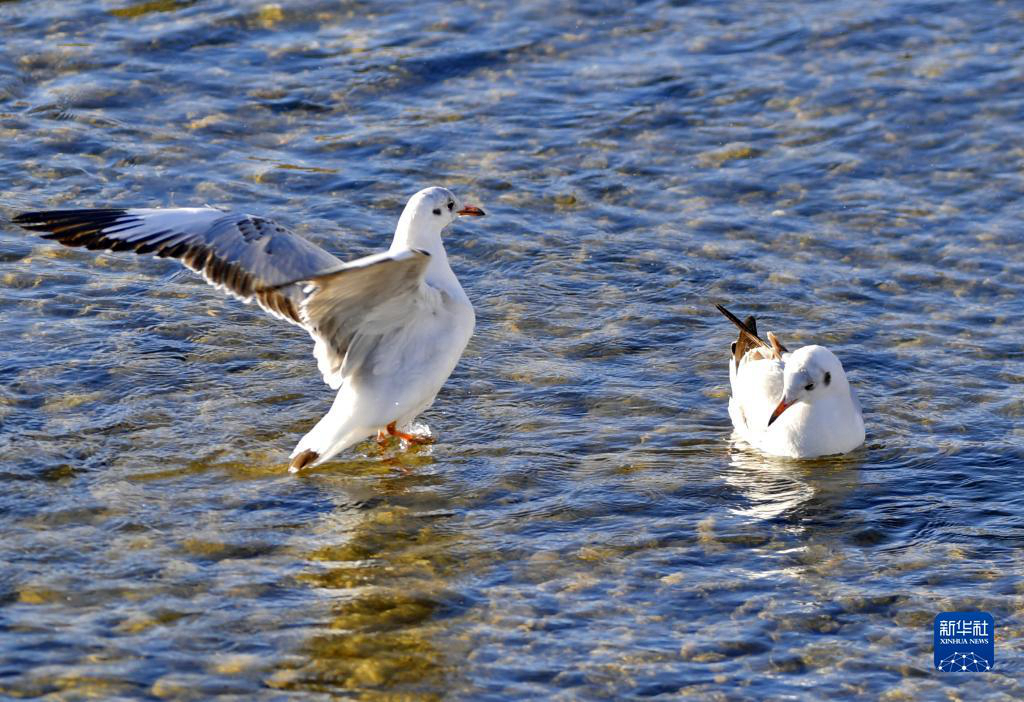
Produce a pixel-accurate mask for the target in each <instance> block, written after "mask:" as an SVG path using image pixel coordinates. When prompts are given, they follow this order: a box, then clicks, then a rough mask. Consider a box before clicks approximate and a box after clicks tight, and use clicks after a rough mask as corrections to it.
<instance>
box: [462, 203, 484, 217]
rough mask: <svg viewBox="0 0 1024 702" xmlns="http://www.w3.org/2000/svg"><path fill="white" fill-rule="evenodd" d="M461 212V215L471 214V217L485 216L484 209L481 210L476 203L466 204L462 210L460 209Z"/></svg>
mask: <svg viewBox="0 0 1024 702" xmlns="http://www.w3.org/2000/svg"><path fill="white" fill-rule="evenodd" d="M459 214H460V215H469V216H470V217H483V216H484V211H483V210H481V209H480V208H479V207H477V206H476V205H466V206H465V207H463V208H462V209H461V210H459Z"/></svg>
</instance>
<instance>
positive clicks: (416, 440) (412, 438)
mask: <svg viewBox="0 0 1024 702" xmlns="http://www.w3.org/2000/svg"><path fill="white" fill-rule="evenodd" d="M397 423H398V420H395V421H394V422H391V424H388V427H387V429H388V434H391V436H397V437H398V438H399V439H405V440H406V441H408V442H409V443H410V444H418V445H420V444H432V443H434V440H433V439H432V438H431V437H429V436H416V435H415V434H406V433H405V432H404V431H398V429H397V428H396V427H395V425H396V424H397Z"/></svg>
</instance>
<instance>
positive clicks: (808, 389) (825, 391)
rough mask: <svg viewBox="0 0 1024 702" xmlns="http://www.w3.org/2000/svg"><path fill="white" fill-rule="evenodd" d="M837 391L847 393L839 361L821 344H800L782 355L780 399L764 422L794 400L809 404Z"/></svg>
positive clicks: (837, 393)
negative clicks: (783, 362) (784, 363)
mask: <svg viewBox="0 0 1024 702" xmlns="http://www.w3.org/2000/svg"><path fill="white" fill-rule="evenodd" d="M840 393H846V394H847V395H849V393H850V385H849V383H848V382H847V380H846V373H845V371H843V364H842V363H840V362H839V359H838V358H836V356H835V354H833V353H832V352H831V351H829V350H828V349H826V348H825V347H824V346H803V347H801V348H799V349H797V350H796V351H794V352H793V353H791V354H789V356H788V357H786V368H785V370H784V371H783V392H782V399H781V400H780V401H779V404H778V406H777V407H776V408H775V411H774V412H772V416H771V418H770V419H769V420H768V426H771V425H772V423H773V422H774V421H775V420H776V419H778V418H779V415H781V414H782V413H783V412H785V411H786V410H787V409H789V408H790V407H792V406H793V405H795V404H796V403H798V402H805V403H807V404H809V405H813V404H814V403H816V402H821V401H823V400H825V399H826V398H830V397H837V396H839V394H840Z"/></svg>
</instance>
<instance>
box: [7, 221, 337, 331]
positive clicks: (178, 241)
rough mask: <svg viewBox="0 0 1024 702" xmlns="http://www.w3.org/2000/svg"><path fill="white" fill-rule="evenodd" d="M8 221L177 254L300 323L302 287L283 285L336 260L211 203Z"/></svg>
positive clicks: (86, 240)
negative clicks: (202, 205) (206, 204)
mask: <svg viewBox="0 0 1024 702" xmlns="http://www.w3.org/2000/svg"><path fill="white" fill-rule="evenodd" d="M14 222H15V224H18V225H20V226H22V227H24V228H25V229H29V230H32V231H39V232H47V233H46V234H43V238H45V239H54V240H56V241H59V242H60V243H62V244H64V245H65V246H83V247H85V248H87V249H108V250H110V251H134V252H135V253H138V254H153V255H154V256H159V257H162V258H176V259H178V260H179V261H181V262H182V263H183V264H185V265H186V266H187V267H189V268H191V269H192V270H193V271H195V272H197V273H199V274H200V275H202V276H203V278H205V279H206V281H207V282H208V283H210V284H211V285H213V286H214V287H216V288H217V289H218V290H224V291H225V292H228V293H229V294H231V295H233V296H234V297H236V298H238V299H240V300H242V301H243V302H252V301H254V300H255V302H256V303H257V304H258V305H259V306H260V307H262V308H263V309H264V310H266V311H267V312H269V313H270V314H272V315H273V316H275V317H277V318H278V319H284V320H286V321H288V322H292V323H294V324H298V325H299V326H302V327H305V326H306V325H305V323H304V322H303V321H302V319H301V317H300V315H299V305H300V303H301V302H302V298H303V295H302V292H301V290H300V289H299V286H297V285H285V283H288V282H289V281H295V280H299V279H304V278H309V277H312V276H314V275H316V274H318V273H322V272H323V271H325V270H331V269H336V268H337V267H338V266H340V265H341V264H342V261H341V260H340V259H339V258H337V257H335V256H332V255H331V254H329V253H327V252H326V251H324V250H323V249H321V248H320V247H319V246H317V245H316V244H313V243H312V242H310V241H307V240H306V239H303V238H302V237H299V236H296V235H295V234H292V233H291V232H289V231H288V230H287V229H285V228H284V227H282V226H280V225H278V224H276V223H274V222H272V221H270V220H267V219H263V218H260V217H253V216H251V215H246V214H237V213H230V212H223V211H221V210H216V209H213V208H212V207H188V208H177V209H97V210H51V211H45V212H25V213H24V214H20V215H18V216H17V217H15V218H14Z"/></svg>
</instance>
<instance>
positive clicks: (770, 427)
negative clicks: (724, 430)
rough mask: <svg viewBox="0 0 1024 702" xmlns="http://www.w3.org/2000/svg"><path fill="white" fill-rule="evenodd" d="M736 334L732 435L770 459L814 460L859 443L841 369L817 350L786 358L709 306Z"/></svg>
mask: <svg viewBox="0 0 1024 702" xmlns="http://www.w3.org/2000/svg"><path fill="white" fill-rule="evenodd" d="M716 307H717V308H718V311H719V312H721V313H722V314H724V315H725V316H726V318H728V319H729V321H731V322H732V323H733V324H735V325H736V327H737V328H738V329H739V332H740V334H739V339H737V340H736V341H735V342H734V343H733V345H732V358H731V359H730V361H729V383H730V385H731V387H732V397H731V398H729V416H730V417H731V418H732V424H733V427H734V428H735V430H736V434H737V435H738V436H739V437H740V438H741V439H743V440H744V441H746V442H747V443H748V444H750V445H751V446H753V447H754V448H757V449H760V450H761V451H764V452H765V453H768V454H771V455H773V456H783V457H787V458H815V457H818V456H828V455H832V454H838V453H848V452H850V451H853V450H854V449H855V448H857V447H858V446H860V445H861V444H863V443H864V418H863V416H862V414H861V408H860V402H859V401H858V400H857V393H856V391H855V390H854V389H853V387H852V386H851V385H850V383H849V382H848V381H847V379H846V372H845V371H844V370H843V364H842V363H840V362H839V359H838V358H836V356H835V354H833V353H832V352H831V351H829V350H828V349H826V348H825V347H824V346H801V347H800V348H798V349H797V350H796V351H793V352H790V351H788V350H787V349H786V347H785V346H783V345H782V343H781V342H779V340H778V338H777V337H776V336H775V335H774V334H773V333H771V332H768V334H767V336H768V341H764V340H763V339H762V338H761V337H759V336H758V335H757V320H756V319H755V318H754V317H747V319H746V320H745V321H740V319H739V318H738V317H737V316H736V315H734V314H733V313H732V312H730V311H729V310H727V309H725V308H724V307H723V306H722V305H716Z"/></svg>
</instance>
